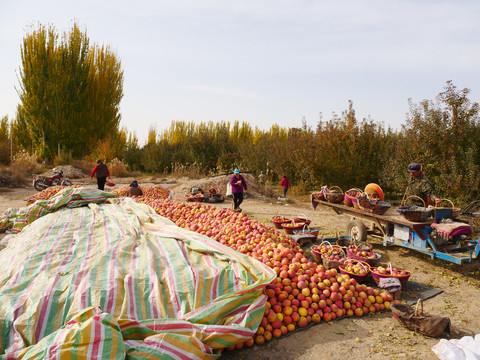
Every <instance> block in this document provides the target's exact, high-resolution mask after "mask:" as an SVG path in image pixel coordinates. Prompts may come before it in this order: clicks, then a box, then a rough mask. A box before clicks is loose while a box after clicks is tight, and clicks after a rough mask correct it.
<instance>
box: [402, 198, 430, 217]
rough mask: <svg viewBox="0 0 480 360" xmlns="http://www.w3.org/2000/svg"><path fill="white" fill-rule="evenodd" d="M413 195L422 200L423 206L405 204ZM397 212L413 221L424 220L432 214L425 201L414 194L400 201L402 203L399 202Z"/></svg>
mask: <svg viewBox="0 0 480 360" xmlns="http://www.w3.org/2000/svg"><path fill="white" fill-rule="evenodd" d="M414 197H415V198H418V199H420V200H422V202H423V208H422V207H421V206H416V205H410V206H407V205H406V203H407V201H408V199H411V198H414ZM397 212H399V213H400V214H401V215H402V216H403V217H404V218H405V219H407V220H408V221H413V222H425V221H427V219H428V218H429V217H430V215H431V214H432V210H431V209H427V207H426V206H425V201H423V199H422V198H421V197H419V196H416V195H412V196H409V197H407V198H406V199H405V200H404V201H402V203H401V204H400V207H398V208H397Z"/></svg>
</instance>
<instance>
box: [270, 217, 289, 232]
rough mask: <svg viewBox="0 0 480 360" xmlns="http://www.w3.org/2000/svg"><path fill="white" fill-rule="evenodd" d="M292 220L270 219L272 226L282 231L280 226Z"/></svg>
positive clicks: (284, 218) (283, 218) (282, 218)
mask: <svg viewBox="0 0 480 360" xmlns="http://www.w3.org/2000/svg"><path fill="white" fill-rule="evenodd" d="M291 221H292V219H287V218H286V217H283V216H274V217H273V218H272V222H273V226H275V228H276V229H283V227H282V224H283V223H287V222H291Z"/></svg>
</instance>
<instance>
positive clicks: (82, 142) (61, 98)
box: [17, 23, 123, 159]
mask: <svg viewBox="0 0 480 360" xmlns="http://www.w3.org/2000/svg"><path fill="white" fill-rule="evenodd" d="M21 61H22V63H21V67H20V69H19V83H20V84H19V88H18V89H17V92H18V94H19V97H20V101H21V103H20V105H19V106H18V119H17V122H18V123H19V124H22V125H24V126H25V127H26V128H27V129H28V134H29V137H30V139H31V142H32V144H33V147H34V148H35V149H36V150H37V152H38V154H39V155H40V156H41V157H43V158H46V159H52V158H53V157H54V156H55V154H56V152H57V150H58V148H59V147H60V148H62V150H63V151H68V152H71V154H72V155H73V156H74V157H80V156H82V155H86V154H87V153H89V152H90V151H91V150H92V148H93V146H95V144H96V143H97V141H98V140H102V139H104V138H106V137H107V136H108V134H110V133H112V132H115V131H117V130H118V126H119V122H120V118H121V115H120V111H119V105H120V101H121V99H122V97H123V71H122V70H121V64H120V61H119V60H118V59H117V58H116V56H115V54H114V53H113V52H112V51H111V50H110V48H109V47H106V46H102V47H100V46H97V45H93V46H90V41H89V38H88V36H87V33H86V31H81V30H80V28H79V26H78V25H77V24H76V23H74V24H73V26H72V28H71V30H70V31H69V32H65V33H64V34H63V35H62V36H61V37H60V36H59V34H58V32H57V30H56V29H55V27H54V26H52V25H49V26H48V27H47V26H44V25H41V24H39V25H38V27H37V28H36V29H33V30H32V31H31V32H30V33H28V34H27V35H26V36H25V37H24V39H23V44H22V46H21Z"/></svg>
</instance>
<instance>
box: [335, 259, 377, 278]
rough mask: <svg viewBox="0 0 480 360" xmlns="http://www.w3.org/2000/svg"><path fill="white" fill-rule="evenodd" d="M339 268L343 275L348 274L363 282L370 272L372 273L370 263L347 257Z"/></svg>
mask: <svg viewBox="0 0 480 360" xmlns="http://www.w3.org/2000/svg"><path fill="white" fill-rule="evenodd" d="M338 270H339V271H340V273H341V274H343V275H348V276H350V278H353V279H355V280H357V282H359V283H361V282H363V281H365V279H366V278H367V276H368V274H370V265H368V263H366V262H363V261H359V260H355V259H347V260H346V261H345V263H344V264H343V265H340V266H339V267H338Z"/></svg>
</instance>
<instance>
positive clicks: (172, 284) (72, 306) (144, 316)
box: [0, 189, 276, 359]
mask: <svg viewBox="0 0 480 360" xmlns="http://www.w3.org/2000/svg"><path fill="white" fill-rule="evenodd" d="M85 190H86V189H72V191H73V192H74V193H75V192H77V194H78V195H79V196H83V195H85V194H84V191H85ZM88 191H90V190H88ZM58 195H60V196H61V194H57V196H58ZM65 195H66V194H65ZM72 195H74V194H72V193H69V194H68V196H72ZM91 195H93V194H91ZM97 195H98V191H97ZM57 196H56V197H54V198H52V199H50V201H53V202H55V201H57V202H61V200H60V199H58V198H57ZM83 199H85V198H84V197H83ZM93 201H95V200H93ZM67 203H68V202H67ZM40 204H41V205H39V206H42V207H45V204H44V203H40ZM34 205H35V204H34ZM21 210H22V209H21ZM32 212H35V211H32ZM4 240H6V242H8V245H7V247H6V248H5V249H3V250H1V251H0V263H1V264H2V270H1V271H0V332H1V334H0V359H39V358H41V359H97V358H100V359H121V358H124V357H128V358H129V359H209V358H216V357H218V351H216V350H217V349H221V348H224V347H227V346H230V345H232V344H236V343H239V342H243V341H245V340H247V339H249V338H251V337H252V336H253V335H254V333H255V331H256V329H257V328H258V325H259V323H260V320H261V318H262V316H263V312H264V310H265V304H266V298H265V296H264V295H263V293H262V288H263V286H265V285H266V284H268V283H270V282H271V281H272V280H273V279H274V278H275V277H276V273H275V272H274V271H273V270H272V269H270V268H268V267H266V266H264V265H263V264H261V263H260V262H258V261H257V260H255V259H253V258H250V257H247V256H244V255H242V254H240V253H237V252H235V251H233V250H232V249H230V248H228V247H226V246H223V245H221V244H220V243H218V242H216V241H214V240H211V239H210V238H208V237H205V236H202V235H199V234H197V233H195V232H191V231H189V230H185V229H181V228H179V227H177V226H176V225H174V224H173V223H172V222H170V221H169V220H168V219H165V218H163V217H161V216H159V215H157V214H156V213H155V212H154V211H153V210H152V209H151V208H150V207H148V206H147V205H143V204H138V203H136V202H135V201H134V200H132V199H129V198H125V199H121V200H115V201H113V202H112V203H103V204H95V203H94V202H92V203H89V204H88V206H83V207H73V208H70V207H67V206H63V207H60V208H58V207H57V208H56V211H54V212H51V213H48V214H47V215H44V216H42V217H40V218H39V219H37V220H36V221H34V222H33V223H31V224H29V225H27V226H25V227H24V228H23V230H22V231H21V232H20V233H19V234H15V235H13V234H12V235H8V236H7V237H6V238H5V239H4Z"/></svg>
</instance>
